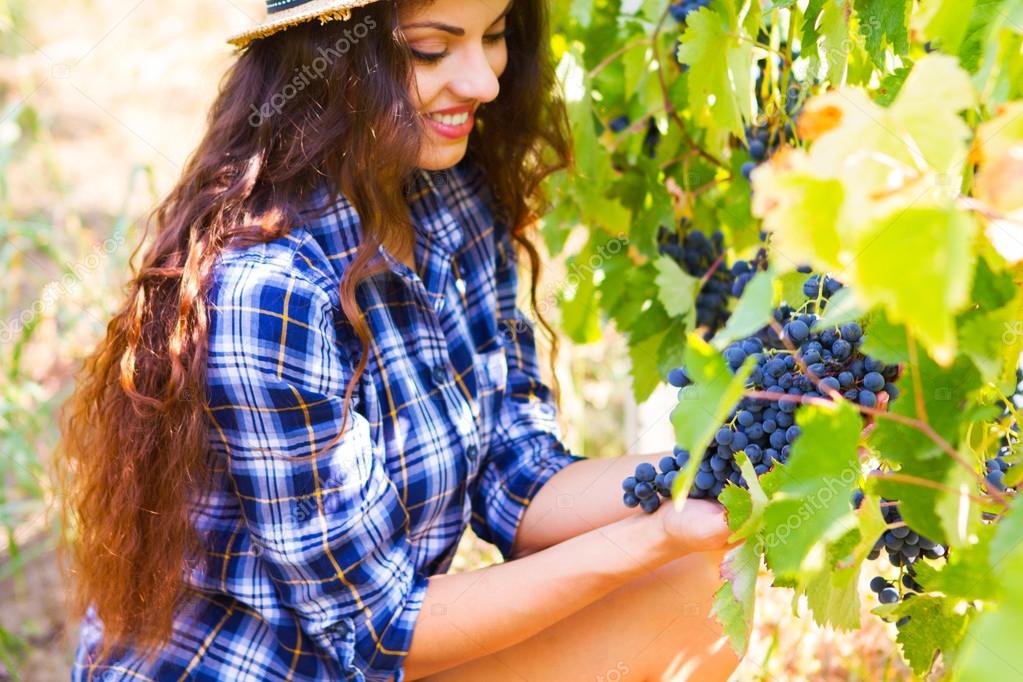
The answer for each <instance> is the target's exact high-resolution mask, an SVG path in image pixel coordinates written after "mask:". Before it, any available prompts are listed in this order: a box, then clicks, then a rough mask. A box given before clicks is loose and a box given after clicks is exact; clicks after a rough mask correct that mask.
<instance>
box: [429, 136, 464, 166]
mask: <svg viewBox="0 0 1023 682" xmlns="http://www.w3.org/2000/svg"><path fill="white" fill-rule="evenodd" d="M468 148H469V144H468V141H465V142H461V143H459V144H446V145H430V146H429V147H428V148H427V149H424V150H423V152H422V153H421V154H420V155H419V163H418V164H417V165H418V166H419V167H420V168H422V169H424V170H428V171H438V170H444V169H446V168H453V167H455V166H457V165H458V162H459V161H461V160H462V159H463V158H465V152H466V150H467V149H468Z"/></svg>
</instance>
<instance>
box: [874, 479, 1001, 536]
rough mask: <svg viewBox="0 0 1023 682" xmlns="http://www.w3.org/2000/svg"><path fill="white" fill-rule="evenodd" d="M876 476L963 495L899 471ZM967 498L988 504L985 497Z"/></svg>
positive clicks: (941, 485)
mask: <svg viewBox="0 0 1023 682" xmlns="http://www.w3.org/2000/svg"><path fill="white" fill-rule="evenodd" d="M874 475H875V476H876V477H877V478H887V479H891V480H893V481H902V482H903V483H909V484H910V485H917V486H920V487H921V488H932V489H934V490H940V491H942V492H946V493H952V494H954V495H961V494H962V491H960V490H956V489H955V488H952V487H951V486H947V485H945V484H943V483H938V482H937V481H929V480H927V479H926V478H920V477H919V476H912V475H910V474H903V473H899V472H897V471H886V472H884V473H881V474H874ZM967 496H968V497H969V498H970V499H971V500H973V501H974V502H976V503H977V504H981V505H983V504H987V502H988V501H987V500H985V499H984V498H983V497H980V496H979V495H974V494H972V493H967ZM903 525H905V524H903Z"/></svg>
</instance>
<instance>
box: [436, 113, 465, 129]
mask: <svg viewBox="0 0 1023 682" xmlns="http://www.w3.org/2000/svg"><path fill="white" fill-rule="evenodd" d="M429 116H430V118H432V119H433V120H434V121H437V122H438V123H443V124H444V125H446V126H460V125H462V124H464V123H465V122H466V121H468V120H469V112H467V111H465V112H462V113H461V114H430V115H429Z"/></svg>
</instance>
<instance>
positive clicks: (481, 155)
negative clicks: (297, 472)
mask: <svg viewBox="0 0 1023 682" xmlns="http://www.w3.org/2000/svg"><path fill="white" fill-rule="evenodd" d="M397 1H398V0H383V1H381V2H376V3H372V4H370V5H368V6H366V7H363V8H359V9H356V10H353V12H352V17H351V19H350V20H349V21H345V22H340V21H337V22H329V23H327V24H325V25H319V24H317V23H316V22H309V23H306V24H302V25H299V26H296V27H293V28H291V29H288V30H286V31H283V32H280V33H277V34H274V35H271V36H267V37H265V38H262V39H259V40H255V41H254V42H252V43H251V44H249V45H248V46H247V47H245V48H244V49H242V50H241V51H239V54H238V55H237V60H236V61H235V62H234V64H233V65H232V66H231V67H230V68H229V70H228V71H227V72H226V73H225V75H224V76H223V78H222V80H221V82H220V87H219V92H218V95H217V97H216V98H215V100H214V102H213V104H212V107H211V109H210V111H209V116H208V122H207V127H206V130H205V134H204V135H203V137H202V139H201V141H200V142H199V145H198V147H197V148H196V149H195V150H194V152H193V153H192V155H191V156H190V157H189V160H188V162H187V163H186V165H185V167H184V169H183V171H182V173H181V177H180V179H179V180H178V181H177V184H176V185H175V186H174V188H173V189H172V190H171V191H170V193H169V195H167V196H166V197H165V198H164V199H163V200H162V202H161V203H160V204H159V205H158V206H157V207H156V208H155V209H154V210H153V211H152V213H151V214H150V215H149V216H148V217H147V220H146V230H145V231H146V237H145V239H143V242H142V244H140V245H139V246H138V247H137V248H136V250H135V252H134V253H133V255H132V263H133V267H132V271H131V280H130V282H129V283H128V285H127V287H126V299H125V302H124V304H123V305H122V307H121V308H120V310H119V311H118V312H117V314H116V315H115V316H114V317H113V319H112V320H111V321H110V323H109V324H108V326H107V330H106V336H105V338H103V339H102V340H101V341H100V342H99V344H98V345H97V347H96V348H95V349H94V350H93V352H92V353H91V354H90V356H89V357H88V358H87V359H86V361H85V362H84V364H83V366H82V368H81V370H80V372H79V374H78V376H77V385H76V390H75V392H74V393H73V395H72V396H71V397H70V398H69V400H68V401H67V403H66V404H65V406H64V408H63V410H62V413H61V431H62V437H61V443H60V447H59V448H58V451H57V453H56V454H57V459H56V463H57V476H58V486H59V489H60V490H61V491H62V494H63V497H64V500H63V504H62V512H63V521H64V524H63V527H64V529H65V538H64V542H63V543H62V556H63V559H64V560H63V562H62V564H63V565H64V567H65V570H66V571H67V572H68V579H69V582H70V583H71V585H72V590H71V592H70V596H69V604H68V607H69V608H68V616H69V619H70V620H71V621H76V620H78V619H80V618H81V617H82V616H83V615H84V613H85V612H86V610H87V609H88V608H89V606H90V605H92V606H94V607H95V610H96V613H97V615H98V616H99V618H100V620H101V621H102V622H103V625H104V638H103V639H104V645H103V646H104V651H103V652H101V653H100V655H101V656H102V655H105V654H106V653H108V652H109V651H110V650H111V648H112V647H114V646H115V645H116V644H118V643H125V642H130V643H131V644H132V645H134V646H137V647H141V648H143V649H145V648H152V649H156V648H158V647H159V646H160V645H161V644H163V643H165V642H166V641H167V640H168V638H169V637H170V633H171V630H172V625H173V620H174V612H175V609H176V608H177V606H178V604H179V601H180V600H181V598H182V597H183V595H184V593H185V583H184V571H185V570H186V569H187V568H188V567H189V566H190V565H191V564H192V562H198V560H199V559H200V558H201V557H202V553H203V545H202V541H201V538H200V537H198V535H199V534H198V532H197V531H196V530H195V528H194V527H193V525H192V523H191V521H190V508H191V505H192V504H193V503H194V501H195V500H196V499H197V498H199V497H200V496H201V495H202V492H203V491H204V490H205V489H206V487H207V486H209V485H211V484H212V475H211V470H212V469H213V463H212V461H211V459H210V458H211V455H210V449H209V447H208V428H209V421H208V417H207V414H206V412H205V407H206V405H205V396H206V359H207V358H206V352H207V332H208V316H207V312H208V311H207V307H206V300H205V296H206V294H207V293H208V288H209V286H210V284H211V275H212V270H213V266H214V263H215V261H216V259H217V257H218V255H219V254H220V253H221V252H222V251H223V250H225V249H226V248H234V247H237V246H244V245H246V244H254V243H259V242H266V241H270V240H273V239H277V238H279V237H281V236H283V235H285V234H287V233H288V231H289V230H291V229H292V228H293V227H295V226H296V225H297V224H298V216H297V213H296V207H297V206H298V205H300V204H301V203H302V200H303V198H305V197H307V196H309V195H310V194H311V192H312V191H313V190H314V189H315V188H316V187H317V186H318V185H319V184H320V183H321V182H323V181H324V180H328V181H330V182H331V183H332V184H331V186H332V187H334V188H336V191H338V192H340V193H343V194H344V195H345V197H347V198H348V199H349V200H350V201H351V202H352V204H353V205H354V207H355V209H356V210H357V212H358V214H359V216H360V219H361V226H362V233H363V243H362V244H361V245H360V248H359V252H358V254H357V256H356V258H355V259H354V261H353V262H352V264H351V265H350V267H349V269H348V270H347V271H346V272H345V274H344V277H343V279H342V284H341V292H340V293H341V301H342V310H343V312H344V314H345V315H346V317H347V319H348V321H349V322H350V323H351V324H352V326H353V328H354V330H355V331H356V333H357V334H358V336H359V338H360V339H361V342H362V346H363V349H364V352H363V353H362V359H361V361H360V363H359V366H358V367H357V368H356V372H355V373H354V376H353V378H352V380H351V381H350V382H349V384H348V386H347V391H346V394H345V417H346V418H347V416H348V407H349V402H350V400H351V397H352V392H353V390H354V388H355V387H356V384H357V382H358V381H359V379H360V377H361V375H362V372H363V370H364V369H365V365H366V358H367V357H368V355H369V353H368V348H369V329H368V327H367V325H366V323H365V320H364V318H363V316H362V313H361V311H360V309H359V306H358V303H357V302H356V297H355V292H356V288H357V287H358V285H359V283H360V282H362V281H363V280H364V279H365V278H366V277H368V276H370V275H371V274H373V272H374V269H375V268H378V267H379V263H378V262H376V261H378V260H379V259H377V258H374V255H375V254H376V253H377V252H378V247H379V246H381V245H382V246H384V247H385V248H387V249H388V250H390V251H391V252H392V253H402V252H404V251H403V249H406V248H410V246H411V244H412V243H413V239H414V237H413V236H412V228H411V225H410V222H409V220H410V218H409V213H408V206H407V204H406V203H405V200H404V196H403V194H402V192H400V191H396V190H397V189H398V188H401V187H403V186H404V184H403V183H405V182H407V180H408V178H409V176H410V174H411V172H412V171H413V170H414V168H415V165H416V162H417V159H418V154H419V149H420V139H421V137H420V136H421V134H422V130H421V127H420V126H421V125H422V123H421V119H420V117H419V116H418V114H417V112H416V109H415V106H414V104H413V102H412V99H411V95H410V87H411V84H412V83H413V82H414V70H413V61H412V59H413V58H412V55H411V53H410V50H409V48H408V45H407V43H406V42H405V40H404V38H403V36H402V34H401V31H400V30H399V25H398V20H397V10H396V2H397ZM402 1H405V0H402ZM507 21H508V37H507V47H508V55H509V59H508V66H507V68H506V70H505V72H504V73H503V74H502V76H501V78H500V84H501V89H500V94H499V96H498V98H497V99H496V100H495V101H493V102H491V103H489V104H488V105H487V106H485V107H482V108H480V110H479V112H478V125H477V128H476V130H475V131H474V132H473V133H472V135H471V136H470V140H469V153H470V154H472V155H473V156H474V158H475V159H476V160H477V162H478V164H479V166H480V168H481V169H482V172H483V174H484V176H485V178H486V180H487V183H488V186H489V187H490V189H491V191H492V194H493V196H494V202H495V212H496V214H497V216H498V217H499V218H500V219H501V220H503V221H504V222H505V223H506V224H508V225H509V226H510V227H511V232H512V235H513V237H514V239H515V240H516V242H517V243H518V244H519V246H520V247H521V250H523V251H524V252H525V253H526V254H527V255H528V261H529V264H530V271H531V282H530V285H531V286H530V292H531V300H532V303H533V309H534V313H535V315H536V318H537V319H538V321H539V322H540V323H541V324H542V326H543V327H544V329H545V330H546V333H547V335H548V336H549V338H550V340H551V343H552V350H553V353H552V355H556V353H557V338H556V336H555V335H554V334H553V331H552V330H551V328H550V326H549V325H548V324H547V322H546V321H545V320H544V319H543V316H542V314H541V313H540V311H539V310H537V309H536V308H537V306H536V288H537V281H538V278H539V275H540V262H539V256H538V252H537V249H536V248H535V246H534V245H533V243H532V242H531V241H530V236H529V232H530V231H531V230H530V229H529V228H530V227H532V226H533V225H534V224H535V221H536V218H537V217H538V216H539V215H540V214H541V213H542V212H543V211H544V210H545V209H546V208H547V200H546V197H545V196H544V194H543V191H542V182H543V180H544V178H546V177H547V176H548V175H549V174H551V173H553V172H555V171H557V170H560V169H563V168H567V167H569V166H570V165H571V144H570V130H569V125H568V118H567V115H566V113H565V108H564V104H563V102H562V101H561V99H560V98H559V97H558V96H557V94H556V90H555V77H554V70H553V67H552V64H551V57H550V54H549V49H548V45H549V43H548V42H547V36H548V33H547V31H548V26H547V23H548V18H547V12H546V8H545V3H544V2H543V0H516V2H515V4H514V6H513V9H512V10H511V13H510V14H509V15H508V18H507ZM360 24H362V25H364V26H365V27H367V28H370V29H373V30H366V31H358V30H357V31H355V36H356V37H358V39H356V40H351V38H352V33H351V29H352V27H358V26H359V25H360ZM346 31H349V32H348V33H346ZM340 47H344V49H343V50H342V49H339V48H340ZM309 67H312V68H314V69H316V70H315V71H312V72H311V71H310V70H309ZM319 67H323V69H322V73H321V69H320V68H319ZM367 169H372V171H371V172H367ZM140 254H141V260H140V261H139V260H138V259H139V256H140ZM552 362H553V361H552ZM554 387H555V395H557V392H558V391H557V382H556V380H555V382H554ZM342 431H343V429H342Z"/></svg>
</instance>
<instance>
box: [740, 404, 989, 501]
mask: <svg viewBox="0 0 1023 682" xmlns="http://www.w3.org/2000/svg"><path fill="white" fill-rule="evenodd" d="M744 395H745V396H747V397H749V398H757V399H760V400H771V401H780V400H783V399H784V400H791V401H795V402H798V403H800V404H802V405H816V406H817V407H825V408H831V407H834V405H835V401H833V400H827V399H825V398H807V397H806V396H794V395H789V394H788V393H775V392H774V391H746V392H745V393H744ZM854 407H856V408H857V409H858V410H859V411H860V412H862V413H864V414H868V415H870V416H872V417H879V418H881V419H890V420H892V421H896V422H899V423H900V424H903V425H905V426H908V427H910V428H913V429H916V430H917V431H920V432H921V433H922V434H924V435H925V436H927V437H928V438H929V439H931V440H932V441H933V442H934V444H935V445H937V446H938V447H939V448H941V449H942V450H943V451H945V453H946V454H947V455H948V456H949V457H951V458H952V459H953V460H955V461H956V462H957V463H959V464H960V465H961V466H962V467H963V468H965V469H966V470H967V471H968V472H970V474H972V475H973V477H974V478H976V479H977V481H978V482H980V484H981V485H982V486H983V487H984V488H985V490H987V491H988V493H989V494H990V495H991V497H992V499H994V500H995V501H997V502H998V503H999V504H1001V505H1002V506H1003V507H1008V506H1009V501H1008V500H1007V499H1006V498H1005V496H1004V495H1003V494H1002V493H1001V492H1000V491H999V490H998V489H997V488H995V487H994V486H993V485H991V483H990V482H989V481H988V480H987V479H986V478H984V477H983V476H981V475H980V474H978V473H977V472H976V471H974V469H973V467H971V466H970V464H969V462H967V461H966V460H965V459H963V458H962V456H961V455H960V454H959V453H958V452H956V451H955V448H953V447H952V446H951V445H950V444H949V443H948V441H946V440H945V439H944V438H942V437H941V434H939V433H938V432H937V431H935V430H934V428H933V427H932V426H931V425H930V424H929V423H927V422H922V421H920V420H919V419H914V418H913V417H907V416H905V415H902V414H895V413H894V412H888V411H885V410H879V409H877V408H875V407H866V406H864V405H854ZM956 493H958V491H956Z"/></svg>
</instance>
